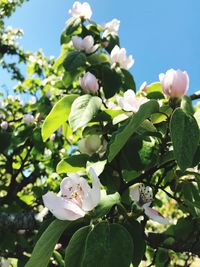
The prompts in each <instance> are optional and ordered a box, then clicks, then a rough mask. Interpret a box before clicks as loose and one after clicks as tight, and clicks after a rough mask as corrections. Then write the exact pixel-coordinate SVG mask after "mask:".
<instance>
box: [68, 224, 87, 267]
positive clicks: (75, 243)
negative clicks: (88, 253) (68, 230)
mask: <svg viewBox="0 0 200 267" xmlns="http://www.w3.org/2000/svg"><path fill="white" fill-rule="evenodd" d="M91 230H92V227H91V226H85V227H83V228H81V229H79V230H78V231H76V232H75V234H74V235H73V236H72V238H71V240H70V242H69V244H68V246H67V249H66V251H65V266H66V267H82V266H83V265H82V260H83V255H84V252H85V242H86V238H87V236H88V234H89V232H90V231H91Z"/></svg>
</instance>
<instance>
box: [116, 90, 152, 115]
mask: <svg viewBox="0 0 200 267" xmlns="http://www.w3.org/2000/svg"><path fill="white" fill-rule="evenodd" d="M148 101H149V100H148V99H147V98H145V97H142V96H136V95H135V92H134V91H133V90H131V89H128V90H127V91H126V92H125V93H124V96H123V97H119V99H118V102H119V106H120V107H121V108H122V109H123V110H125V111H132V112H137V111H138V110H139V108H140V106H141V105H143V104H144V103H146V102H148Z"/></svg>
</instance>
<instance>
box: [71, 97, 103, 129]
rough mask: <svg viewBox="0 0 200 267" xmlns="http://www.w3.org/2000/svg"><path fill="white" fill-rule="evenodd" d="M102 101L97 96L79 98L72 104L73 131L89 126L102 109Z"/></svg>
mask: <svg viewBox="0 0 200 267" xmlns="http://www.w3.org/2000/svg"><path fill="white" fill-rule="evenodd" d="M101 104H102V101H101V99H100V98H99V97H97V96H91V95H83V96H79V97H78V98H77V99H76V100H75V101H74V102H73V104H72V107H71V112H70V114H69V124H70V126H71V128H72V129H73V131H76V130H78V129H79V128H82V127H84V126H86V125H87V123H88V122H90V121H91V120H92V119H93V117H94V116H95V115H96V114H97V112H98V111H99V109H100V108H101Z"/></svg>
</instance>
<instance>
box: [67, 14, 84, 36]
mask: <svg viewBox="0 0 200 267" xmlns="http://www.w3.org/2000/svg"><path fill="white" fill-rule="evenodd" d="M80 25H81V19H80V18H73V17H72V18H70V19H69V20H68V21H67V27H66V34H67V35H70V34H72V33H74V32H75V31H76V30H77V29H78V27H79V26H80Z"/></svg>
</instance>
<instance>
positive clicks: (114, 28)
mask: <svg viewBox="0 0 200 267" xmlns="http://www.w3.org/2000/svg"><path fill="white" fill-rule="evenodd" d="M119 26H120V20H118V19H113V20H111V21H110V22H107V23H106V24H105V25H104V26H103V28H104V30H107V32H108V33H114V34H117V33H118V31H119Z"/></svg>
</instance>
